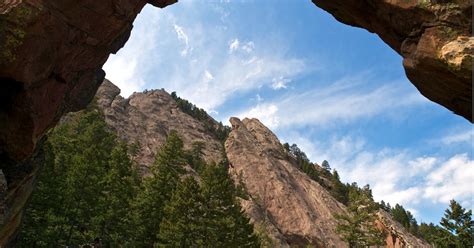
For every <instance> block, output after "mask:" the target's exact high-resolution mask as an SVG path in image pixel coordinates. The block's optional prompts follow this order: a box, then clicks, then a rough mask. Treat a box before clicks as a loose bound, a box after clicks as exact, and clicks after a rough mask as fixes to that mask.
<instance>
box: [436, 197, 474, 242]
mask: <svg viewBox="0 0 474 248" xmlns="http://www.w3.org/2000/svg"><path fill="white" fill-rule="evenodd" d="M440 224H441V226H442V227H443V228H444V229H445V230H446V231H448V232H449V233H452V234H454V240H455V242H454V245H455V247H471V246H472V240H473V236H472V234H473V233H472V231H473V230H472V227H473V225H474V222H473V221H472V211H471V210H469V211H466V209H465V208H463V207H462V206H461V205H460V204H459V203H457V202H456V201H455V200H451V202H450V203H449V208H448V209H446V210H445V213H444V217H443V218H442V219H441V223H440Z"/></svg>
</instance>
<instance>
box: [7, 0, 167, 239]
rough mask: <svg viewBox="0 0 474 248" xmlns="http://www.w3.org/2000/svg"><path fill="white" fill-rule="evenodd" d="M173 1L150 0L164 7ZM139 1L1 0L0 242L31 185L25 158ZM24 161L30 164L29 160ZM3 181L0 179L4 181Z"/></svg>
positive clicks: (76, 97) (90, 81) (67, 107)
mask: <svg viewBox="0 0 474 248" xmlns="http://www.w3.org/2000/svg"><path fill="white" fill-rule="evenodd" d="M173 2H175V1H173V0H162V1H160V0H154V1H150V3H151V4H153V5H155V6H158V7H164V6H166V5H168V4H171V3H173ZM146 3H147V1H146V0H119V1H117V0H100V1H97V0H81V1H76V0H61V1H51V0H3V1H0V169H1V171H2V173H1V174H2V175H3V176H4V178H5V181H6V182H2V189H1V191H2V192H3V191H5V192H4V193H1V196H2V199H0V200H1V202H0V210H2V212H0V221H1V223H0V225H1V231H0V246H2V247H4V246H5V244H6V243H7V242H8V240H10V239H11V237H12V235H14V233H15V230H16V227H17V226H18V223H19V222H20V217H21V210H22V208H23V206H24V203H25V202H26V200H27V199H28V197H29V195H30V192H31V191H32V189H33V182H34V179H35V177H36V171H37V169H36V168H30V167H29V166H27V165H30V162H31V161H32V160H31V157H32V155H33V154H34V151H35V149H36V146H37V143H38V142H39V140H40V139H41V137H42V136H43V134H44V133H45V131H46V130H48V129H49V128H50V127H52V126H54V125H55V124H56V123H57V121H58V120H59V118H60V117H61V116H62V115H63V114H64V113H66V112H69V111H76V110H80V109H82V108H84V107H85V106H86V105H87V104H88V103H89V102H90V101H91V100H92V97H93V96H94V94H95V92H96V90H97V88H98V87H99V85H100V83H102V80H103V79H104V76H105V73H104V71H103V70H102V69H101V68H102V65H103V64H104V63H105V61H106V60H107V58H108V56H109V55H110V54H111V53H115V52H117V51H118V50H119V49H120V48H121V47H122V46H123V45H124V44H125V42H126V41H127V39H128V37H129V35H130V31H131V29H132V22H133V20H134V19H135V17H136V16H137V14H138V13H139V12H140V10H141V9H142V8H143V7H144V6H145V4H146ZM31 166H33V167H35V166H36V167H37V165H35V164H32V165H31ZM4 184H5V185H4Z"/></svg>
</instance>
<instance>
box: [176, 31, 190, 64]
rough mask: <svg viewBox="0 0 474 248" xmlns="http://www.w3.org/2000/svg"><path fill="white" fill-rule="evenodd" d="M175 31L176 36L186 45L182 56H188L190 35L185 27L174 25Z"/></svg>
mask: <svg viewBox="0 0 474 248" xmlns="http://www.w3.org/2000/svg"><path fill="white" fill-rule="evenodd" d="M173 27H174V30H175V31H176V35H177V36H178V39H179V40H180V41H182V42H183V43H184V49H183V50H181V56H186V55H187V54H188V52H189V50H190V47H189V38H188V35H187V34H186V33H185V32H184V30H183V27H181V26H178V25H176V24H175V25H173Z"/></svg>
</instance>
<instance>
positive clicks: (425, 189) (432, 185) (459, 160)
mask: <svg viewBox="0 0 474 248" xmlns="http://www.w3.org/2000/svg"><path fill="white" fill-rule="evenodd" d="M267 118H272V117H271V116H270V117H267ZM283 137H284V138H283V139H282V140H285V141H289V142H290V143H297V144H298V146H300V148H302V150H303V151H304V152H305V153H306V154H307V155H308V157H310V159H312V160H315V161H322V160H323V159H326V160H328V161H329V163H330V165H331V167H333V168H336V169H337V170H338V172H339V175H340V176H341V178H342V180H343V181H345V182H357V183H358V184H359V186H362V185H365V184H369V185H370V186H371V188H372V192H373V195H374V198H375V200H376V201H381V200H384V201H385V202H389V203H390V204H391V205H392V206H393V205H394V204H396V203H399V204H402V205H404V206H405V207H409V208H410V209H412V210H413V211H412V212H415V211H420V210H422V209H420V206H421V205H422V203H426V204H427V205H432V204H442V206H443V207H444V206H445V205H446V204H447V203H449V200H451V199H456V200H457V201H459V202H463V203H464V205H472V204H473V201H472V195H473V194H474V187H473V186H474V185H473V179H474V161H473V160H472V159H470V158H469V156H468V155H467V154H454V155H452V156H450V157H448V158H443V157H434V156H415V155H413V154H412V153H411V152H410V151H406V150H397V149H391V148H382V149H380V150H375V151H374V150H371V149H369V148H368V146H367V142H366V141H365V140H364V139H363V138H360V137H351V136H344V137H333V138H331V139H329V140H327V141H325V142H318V141H316V142H315V141H312V140H311V139H310V138H309V137H308V135H301V134H300V133H298V132H295V131H291V132H289V133H287V134H286V135H284V136H283ZM426 204H425V205H426Z"/></svg>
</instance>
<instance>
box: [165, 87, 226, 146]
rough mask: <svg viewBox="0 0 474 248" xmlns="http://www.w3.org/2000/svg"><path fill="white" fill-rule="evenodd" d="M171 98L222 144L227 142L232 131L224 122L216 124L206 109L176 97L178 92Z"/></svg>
mask: <svg viewBox="0 0 474 248" xmlns="http://www.w3.org/2000/svg"><path fill="white" fill-rule="evenodd" d="M171 97H173V99H174V100H175V101H176V104H177V105H178V107H179V109H180V110H181V111H183V112H184V113H186V114H188V115H190V116H192V117H193V118H195V119H196V120H198V121H200V122H201V123H203V125H204V128H205V129H206V130H207V131H208V132H209V133H211V134H212V135H213V136H214V137H215V138H217V139H218V140H219V141H221V142H222V143H224V142H225V140H226V139H227V136H229V133H230V131H231V128H230V127H229V126H225V125H223V124H222V122H219V123H215V121H214V119H212V118H211V117H210V116H209V115H208V114H207V113H206V111H205V110H204V109H202V108H198V107H196V105H194V104H192V103H191V102H189V101H188V100H186V99H182V98H181V97H179V96H178V95H176V92H172V93H171Z"/></svg>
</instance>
